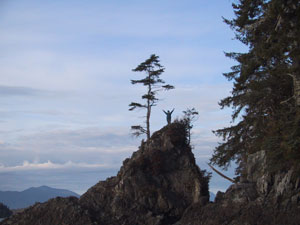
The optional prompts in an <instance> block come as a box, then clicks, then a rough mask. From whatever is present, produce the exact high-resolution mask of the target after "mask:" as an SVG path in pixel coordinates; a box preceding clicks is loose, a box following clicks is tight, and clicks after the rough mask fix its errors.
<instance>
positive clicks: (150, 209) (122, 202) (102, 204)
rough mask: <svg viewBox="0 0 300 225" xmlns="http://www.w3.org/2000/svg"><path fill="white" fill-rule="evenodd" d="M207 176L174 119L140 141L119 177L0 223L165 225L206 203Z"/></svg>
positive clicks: (36, 206)
mask: <svg viewBox="0 0 300 225" xmlns="http://www.w3.org/2000/svg"><path fill="white" fill-rule="evenodd" d="M208 199H209V193H208V177H207V176H206V175H205V173H204V172H203V171H201V170H200V169H199V168H198V166H197V165H196V164H195V159H194V156H193V153H192V152H191V148H190V146H189V145H188V144H187V139H186V129H185V126H184V124H181V123H173V124H170V125H169V126H166V127H164V128H163V129H161V130H160V131H158V132H156V133H154V134H153V135H152V137H151V139H150V140H148V141H147V142H143V143H142V145H141V146H140V148H139V150H138V151H136V152H134V153H133V155H132V157H131V158H130V159H126V160H125V161H124V162H123V166H122V167H121V169H120V171H119V172H118V174H117V176H115V177H111V178H108V179H107V180H106V181H100V182H99V183H98V184H96V185H95V186H93V187H91V188H90V189H89V190H88V191H87V192H86V193H85V194H84V195H83V196H82V197H81V198H80V199H77V198H74V197H72V198H56V199H52V200H50V201H48V202H46V203H43V204H36V205H34V206H32V207H30V208H28V209H26V210H25V211H24V212H22V213H19V214H17V215H15V216H13V217H11V218H10V219H7V220H5V221H3V222H2V223H0V224H2V225H7V224H14V225H38V224H43V225H58V224H60V225H61V224H64V225H92V224H93V225H135V224H136V225H168V224H174V223H175V222H177V221H178V220H180V218H181V217H182V215H183V213H184V211H185V210H186V208H188V207H189V206H190V205H192V204H199V205H204V204H206V203H207V202H208Z"/></svg>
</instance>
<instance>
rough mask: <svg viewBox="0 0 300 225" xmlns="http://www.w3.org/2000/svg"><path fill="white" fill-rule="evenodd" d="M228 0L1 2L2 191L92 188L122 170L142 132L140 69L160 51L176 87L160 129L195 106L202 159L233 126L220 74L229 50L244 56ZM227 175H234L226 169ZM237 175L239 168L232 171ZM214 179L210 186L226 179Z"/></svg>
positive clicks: (157, 112)
mask: <svg viewBox="0 0 300 225" xmlns="http://www.w3.org/2000/svg"><path fill="white" fill-rule="evenodd" d="M231 3H232V1H230V0H223V1H220V0H211V1H203V0H201V1H196V0H187V1H179V0H164V1H157V0H155V1H151V2H149V1H137V0H136V1H133V0H129V1H120V0H115V1H104V0H103V1H102V0H101V1H92V0H90V1H67V0H60V1H55V0H52V1H47V0H46V1H45V0H43V1H41V0H34V1H33V0H26V1H25V0H1V1H0V104H1V106H2V107H1V108H0V116H1V117H0V179H1V183H0V190H23V189H25V188H28V187H31V186H40V185H49V186H53V187H58V188H67V189H70V190H73V191H76V192H78V193H83V192H84V191H86V190H87V188H89V187H90V186H91V185H93V184H95V183H97V181H98V180H99V179H105V178H106V177H108V176H112V175H115V174H116V172H117V171H118V169H119V167H120V165H121V163H122V161H123V160H124V159H125V158H126V157H129V156H130V155H131V154H132V152H133V151H135V150H137V148H138V145H139V142H140V139H133V138H132V137H131V136H130V126H131V125H134V124H138V123H140V122H142V121H143V115H144V112H142V111H140V112H129V111H128V104H129V103H130V102H132V101H139V98H140V96H141V94H142V93H143V92H144V90H143V87H138V86H136V85H135V86H133V85H131V83H130V80H131V79H139V78H141V77H142V76H143V74H139V73H134V72H132V71H131V70H132V69H133V68H135V67H136V66H137V65H138V64H139V63H140V62H142V61H144V60H145V59H147V58H148V57H149V56H150V55H151V54H153V53H154V54H157V55H158V56H159V57H160V59H161V64H162V65H163V66H164V67H165V68H166V70H165V73H164V74H163V75H162V78H163V79H164V80H165V81H166V82H167V83H170V84H172V85H174V86H175V87H176V89H175V90H172V91H169V92H164V93H161V94H160V95H159V97H160V98H161V99H162V101H161V102H159V104H158V106H157V107H155V108H154V109H153V112H152V118H151V128H152V131H155V130H157V129H160V128H161V127H162V126H164V125H165V123H166V121H165V116H164V114H163V112H162V109H172V108H175V111H174V114H173V117H175V118H176V117H180V116H182V111H183V110H185V109H186V108H188V107H195V108H196V109H197V110H198V111H199V119H198V120H197V121H196V122H195V125H194V130H193V140H192V142H193V146H194V150H193V152H194V154H195V157H196V160H197V163H198V164H199V166H200V167H201V168H205V169H208V168H207V165H206V162H208V159H209V157H210V156H211V154H212V151H213V149H214V147H215V146H216V144H217V142H218V141H221V140H219V139H218V138H217V137H215V136H214V135H213V134H212V132H211V131H212V130H215V129H218V128H222V127H224V126H226V125H228V124H229V122H230V110H222V111H221V110H220V108H219V106H218V104H217V103H218V101H219V100H220V99H222V98H223V97H225V96H227V95H229V93H230V89H231V84H230V82H228V81H226V80H225V78H224V77H223V76H222V73H224V72H228V71H229V70H230V67H231V66H232V65H234V62H233V61H231V60H229V59H227V58H226V57H225V56H224V51H225V52H228V51H245V47H243V46H241V44H240V43H239V42H238V41H236V40H233V38H234V33H233V32H232V31H231V30H230V28H229V27H228V26H227V25H226V24H224V23H223V22H222V16H223V17H225V18H232V17H233V11H232V7H231ZM225 173H226V172H225ZM227 174H228V175H230V176H232V175H233V173H232V171H228V172H227ZM217 176H218V175H216V174H213V179H212V182H211V189H212V191H214V192H216V191H217V190H224V189H225V188H226V187H227V186H228V183H227V182H226V181H224V180H222V178H219V177H217Z"/></svg>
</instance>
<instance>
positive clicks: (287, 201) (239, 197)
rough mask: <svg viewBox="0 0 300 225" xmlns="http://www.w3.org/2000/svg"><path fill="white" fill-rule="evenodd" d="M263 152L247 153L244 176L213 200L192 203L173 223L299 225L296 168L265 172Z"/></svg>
mask: <svg viewBox="0 0 300 225" xmlns="http://www.w3.org/2000/svg"><path fill="white" fill-rule="evenodd" d="M266 162H267V158H266V154H265V152H264V151H260V152H257V153H255V154H252V155H250V156H248V161H247V165H246V169H247V179H243V181H244V182H239V183H237V184H233V185H231V186H230V187H229V188H228V190H227V191H226V192H225V193H222V192H218V193H217V196H216V198H215V202H214V203H208V204H206V205H205V206H202V205H200V204H197V203H196V204H193V205H192V206H190V207H189V208H188V209H187V210H186V212H185V213H184V215H183V217H182V218H181V220H180V221H179V222H177V223H176V225H186V224H189V225H202V224H203V225H204V224H205V225H216V224H227V225H240V224H243V225H257V224H264V225H299V224H300V222H299V221H300V175H299V170H297V169H296V168H290V169H289V170H287V171H277V172H273V173H269V172H267V171H268V170H267V167H266V165H267V163H266Z"/></svg>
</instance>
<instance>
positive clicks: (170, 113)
mask: <svg viewBox="0 0 300 225" xmlns="http://www.w3.org/2000/svg"><path fill="white" fill-rule="evenodd" d="M163 111H164V113H165V114H166V115H167V122H168V124H170V123H171V118H172V116H171V115H172V113H173V111H174V109H173V110H172V111H171V112H170V111H169V110H168V111H167V112H166V111H165V110H163Z"/></svg>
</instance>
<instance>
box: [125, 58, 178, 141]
mask: <svg viewBox="0 0 300 225" xmlns="http://www.w3.org/2000/svg"><path fill="white" fill-rule="evenodd" d="M159 62H160V61H159V57H158V56H156V55H155V54H152V55H151V56H150V58H149V59H147V60H145V61H144V62H142V63H141V64H140V65H138V66H137V67H136V68H135V69H133V70H132V71H134V72H145V73H146V77H145V78H143V79H141V80H131V83H132V84H142V85H144V86H146V89H147V92H146V93H145V94H144V95H143V96H142V99H143V100H145V101H146V102H145V103H144V104H143V103H137V102H131V103H130V104H129V107H130V108H129V110H130V111H132V110H135V109H146V111H147V113H146V122H145V123H146V126H141V125H135V126H131V129H132V130H133V134H134V135H135V136H139V135H141V134H146V135H147V139H149V138H150V116H151V109H152V107H153V106H156V103H157V101H158V100H159V99H158V98H157V97H156V95H157V92H158V91H161V90H170V89H174V86H172V85H169V84H166V85H163V84H165V81H164V80H162V79H161V78H160V76H161V74H162V73H163V72H164V70H165V69H164V67H163V66H162V65H160V63H159Z"/></svg>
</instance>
